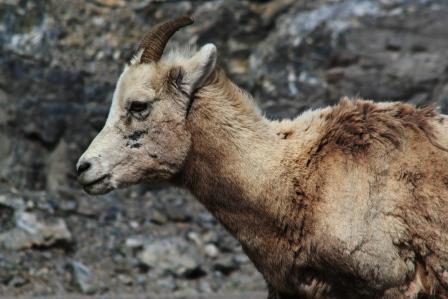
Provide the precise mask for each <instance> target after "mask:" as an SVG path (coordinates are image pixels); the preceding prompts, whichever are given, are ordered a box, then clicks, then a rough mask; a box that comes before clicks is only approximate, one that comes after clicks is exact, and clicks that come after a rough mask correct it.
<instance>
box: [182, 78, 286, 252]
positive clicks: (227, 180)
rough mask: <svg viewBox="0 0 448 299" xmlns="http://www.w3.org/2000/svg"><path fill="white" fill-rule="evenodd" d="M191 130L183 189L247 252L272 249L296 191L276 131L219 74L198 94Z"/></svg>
mask: <svg viewBox="0 0 448 299" xmlns="http://www.w3.org/2000/svg"><path fill="white" fill-rule="evenodd" d="M188 127H189V130H190V133H191V136H192V147H191V151H190V153H189V156H188V158H187V160H186V162H185V166H184V169H183V171H182V173H181V175H180V184H181V185H182V186H184V187H186V188H188V189H189V190H190V191H191V192H192V193H193V194H194V195H195V196H196V197H197V199H198V200H199V201H200V202H201V203H202V204H203V205H204V206H205V207H206V208H207V209H208V210H209V211H210V212H211V213H212V214H213V215H214V216H215V217H216V218H217V219H218V220H219V221H220V222H221V223H222V224H223V225H224V226H225V227H226V228H227V230H229V231H230V233H231V234H233V235H234V236H235V237H236V238H237V239H238V240H239V241H240V242H241V243H242V245H243V247H244V248H245V249H246V252H247V251H252V252H256V251H259V250H261V248H262V247H265V248H268V245H269V244H267V242H272V240H276V239H278V237H277V238H276V237H275V236H278V235H279V231H280V230H282V224H279V223H278V219H284V217H281V214H282V213H283V211H282V206H284V205H283V204H282V201H285V200H287V196H288V194H289V191H290V190H289V189H290V188H292V186H290V184H289V183H288V182H287V181H285V177H284V174H283V173H282V171H281V170H282V167H280V163H281V160H282V149H281V148H280V147H279V142H278V137H277V136H276V135H275V132H273V130H272V129H271V128H270V126H269V125H268V123H267V121H266V120H265V119H263V117H262V116H261V115H260V114H259V113H258V112H257V109H256V107H255V105H253V103H252V101H251V100H250V98H249V96H248V95H247V94H245V93H244V92H242V91H241V90H240V89H239V88H238V87H237V86H235V85H234V84H233V83H232V82H231V81H230V80H228V79H227V78H226V77H225V76H224V74H223V73H221V72H218V71H217V72H216V73H215V74H214V76H213V78H212V80H211V82H210V83H209V84H208V85H207V86H206V87H204V88H202V89H201V90H200V91H199V92H198V93H197V94H196V99H195V102H194V106H193V107H192V111H191V115H190V117H189V120H188ZM285 213H286V211H285ZM276 242H277V241H276ZM269 246H270V248H271V249H272V244H271V245H269ZM255 255H258V256H260V255H261V254H260V252H258V253H255Z"/></svg>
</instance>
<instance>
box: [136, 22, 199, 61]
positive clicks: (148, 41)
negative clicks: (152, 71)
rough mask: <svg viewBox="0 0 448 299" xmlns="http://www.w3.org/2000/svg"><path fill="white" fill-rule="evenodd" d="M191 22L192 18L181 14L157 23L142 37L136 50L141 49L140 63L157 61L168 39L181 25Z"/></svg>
mask: <svg viewBox="0 0 448 299" xmlns="http://www.w3.org/2000/svg"><path fill="white" fill-rule="evenodd" d="M190 24H193V19H192V18H190V17H188V16H183V17H180V18H177V19H174V20H171V21H168V22H165V23H162V24H159V25H157V26H156V27H154V28H153V29H151V30H150V31H148V32H147V33H146V34H145V36H144V37H143V38H142V40H141V42H140V44H139V46H138V50H137V51H139V50H140V49H143V53H142V56H141V58H140V63H150V62H154V61H159V59H160V57H162V54H163V50H164V49H165V46H166V44H167V42H168V40H169V39H170V38H171V36H173V34H174V33H175V32H176V31H177V30H179V29H180V28H182V27H185V26H188V25H190Z"/></svg>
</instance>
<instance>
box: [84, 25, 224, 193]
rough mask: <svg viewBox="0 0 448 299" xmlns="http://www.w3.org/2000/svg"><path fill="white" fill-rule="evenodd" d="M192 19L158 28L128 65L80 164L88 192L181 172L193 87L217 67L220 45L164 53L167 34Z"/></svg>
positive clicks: (188, 142) (96, 191)
mask: <svg viewBox="0 0 448 299" xmlns="http://www.w3.org/2000/svg"><path fill="white" fill-rule="evenodd" d="M192 22H193V21H192V19H191V18H189V17H182V18H178V19H176V20H173V21H168V22H166V23H163V24H160V25H158V26H156V27H155V28H154V29H152V30H151V31H149V32H148V33H147V34H146V35H145V36H144V37H143V39H142V41H141V43H140V45H139V47H138V51H137V54H136V55H135V56H134V57H133V58H132V60H131V61H130V63H129V64H127V65H126V66H125V67H124V70H123V72H122V74H121V75H120V77H119V79H118V82H117V84H116V88H115V92H114V95H113V99H112V104H111V107H110V111H109V115H108V118H107V120H106V124H105V125H104V128H103V129H102V130H101V132H100V133H99V134H98V135H97V136H96V137H95V139H94V140H93V141H92V143H91V144H90V146H89V148H88V149H87V150H86V151H85V152H84V154H83V155H82V156H81V158H80V159H79V161H78V163H77V171H78V175H79V179H78V180H79V182H80V183H81V184H82V185H83V187H84V190H86V191H87V192H88V193H90V194H104V193H107V192H109V191H111V190H113V189H116V188H122V187H126V186H129V185H133V184H137V183H141V182H149V183H150V182H153V181H164V180H165V181H166V180H169V179H170V178H172V177H173V176H174V175H175V174H176V173H178V172H179V171H180V169H181V167H182V164H183V162H184V160H185V158H186V156H187V153H188V151H189V149H190V146H191V135H190V133H189V132H188V130H187V126H186V123H187V117H188V115H189V113H188V112H189V109H190V106H191V103H192V100H193V97H194V92H195V90H197V89H198V88H201V86H202V85H203V84H204V82H205V81H206V79H207V78H208V76H209V75H210V74H211V73H212V71H213V69H214V68H215V63H216V47H215V46H214V45H212V44H207V45H205V46H203V47H202V48H201V49H200V50H199V51H197V52H195V53H190V54H182V53H180V52H179V53H170V54H169V55H167V56H164V57H162V53H163V50H164V48H165V45H166V43H167V42H168V40H169V38H170V37H171V36H172V35H173V34H174V33H175V32H176V31H177V30H178V29H180V28H181V27H184V26H186V25H189V24H191V23H192Z"/></svg>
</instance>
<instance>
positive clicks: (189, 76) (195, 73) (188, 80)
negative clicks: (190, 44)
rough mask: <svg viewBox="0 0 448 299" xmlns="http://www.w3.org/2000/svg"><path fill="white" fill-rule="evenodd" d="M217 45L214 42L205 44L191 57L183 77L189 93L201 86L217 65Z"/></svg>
mask: <svg viewBox="0 0 448 299" xmlns="http://www.w3.org/2000/svg"><path fill="white" fill-rule="evenodd" d="M216 56H217V55H216V46H215V45H213V44H206V45H204V46H203V47H202V48H201V49H200V50H199V51H198V52H197V53H196V54H195V55H194V56H193V57H191V58H190V59H189V60H188V61H187V63H186V65H185V66H184V68H185V75H184V78H183V83H184V84H185V85H184V86H185V87H186V89H187V92H188V94H190V95H191V93H192V92H193V91H194V90H196V89H197V88H200V87H201V86H202V85H203V84H204V82H205V81H206V80H207V78H208V77H209V76H210V74H211V73H212V72H213V70H214V69H215V66H216Z"/></svg>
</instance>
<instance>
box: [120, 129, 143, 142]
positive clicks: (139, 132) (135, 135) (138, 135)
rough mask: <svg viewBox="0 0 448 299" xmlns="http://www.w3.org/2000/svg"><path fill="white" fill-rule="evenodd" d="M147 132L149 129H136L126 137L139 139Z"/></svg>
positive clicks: (133, 139) (134, 139) (132, 139)
mask: <svg viewBox="0 0 448 299" xmlns="http://www.w3.org/2000/svg"><path fill="white" fill-rule="evenodd" d="M146 134H148V131H147V130H137V131H134V132H133V133H132V134H130V135H127V136H125V139H129V140H131V141H137V140H139V139H140V138H142V137H143V136H144V135H146Z"/></svg>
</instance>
